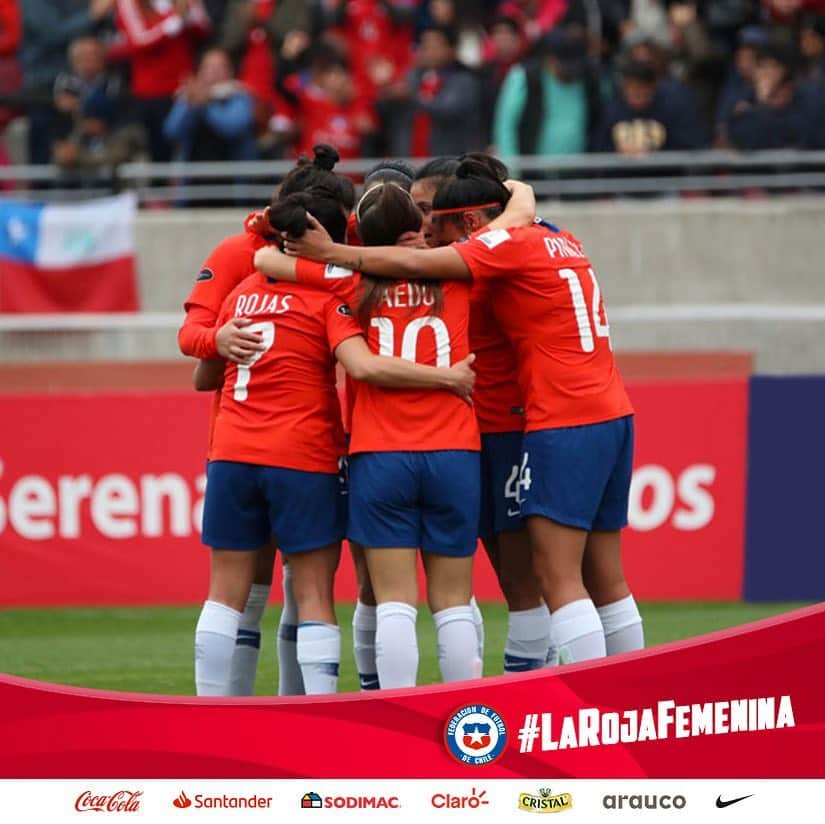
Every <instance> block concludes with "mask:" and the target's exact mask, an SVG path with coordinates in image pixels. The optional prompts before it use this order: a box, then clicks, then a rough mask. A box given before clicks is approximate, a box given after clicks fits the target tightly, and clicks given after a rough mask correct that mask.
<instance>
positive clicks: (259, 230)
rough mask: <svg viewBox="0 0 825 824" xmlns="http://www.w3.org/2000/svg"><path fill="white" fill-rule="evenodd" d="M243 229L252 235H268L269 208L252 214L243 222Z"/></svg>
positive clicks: (270, 230)
mask: <svg viewBox="0 0 825 824" xmlns="http://www.w3.org/2000/svg"><path fill="white" fill-rule="evenodd" d="M244 229H245V230H246V231H247V232H250V233H251V234H253V235H269V234H271V233H272V226H270V224H269V206H267V207H266V209H262V210H261V211H259V212H253V213H252V214H251V215H249V216H248V217H247V219H246V220H245V221H244Z"/></svg>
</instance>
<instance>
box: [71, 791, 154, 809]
mask: <svg viewBox="0 0 825 824" xmlns="http://www.w3.org/2000/svg"><path fill="white" fill-rule="evenodd" d="M142 800H143V790H118V791H117V792H113V793H111V794H110V795H96V794H95V793H93V792H92V790H84V791H83V792H82V793H80V795H79V796H78V797H77V798H76V799H75V802H74V808H75V810H77V811H78V812H79V813H88V812H96V813H136V812H137V811H138V810H139V809H140V802H141V801H142Z"/></svg>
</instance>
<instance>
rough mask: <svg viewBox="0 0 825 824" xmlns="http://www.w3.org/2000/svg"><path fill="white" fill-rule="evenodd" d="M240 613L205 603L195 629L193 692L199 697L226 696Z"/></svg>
mask: <svg viewBox="0 0 825 824" xmlns="http://www.w3.org/2000/svg"><path fill="white" fill-rule="evenodd" d="M240 622H241V613H240V612H238V611H237V610H236V609H232V607H228V606H226V604H219V603H218V602H217V601H205V602H204V604H203V609H202V610H201V615H200V618H198V625H197V627H195V689H196V691H197V694H198V695H229V678H230V674H231V670H232V655H233V654H234V652H235V639H236V638H237V636H238V625H239V624H240Z"/></svg>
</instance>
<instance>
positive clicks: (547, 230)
mask: <svg viewBox="0 0 825 824" xmlns="http://www.w3.org/2000/svg"><path fill="white" fill-rule="evenodd" d="M509 197H510V193H509V192H508V190H507V189H506V187H504V186H503V185H502V183H501V182H500V181H499V180H498V179H497V178H496V176H495V175H494V174H492V173H491V171H490V169H489V168H488V167H487V166H485V164H483V163H480V162H478V161H477V160H466V161H464V162H462V164H461V166H460V167H459V169H458V171H457V173H456V177H455V178H453V179H451V180H449V181H448V182H447V183H445V184H444V185H443V186H442V187H441V188H440V189H439V190H438V193H437V194H436V197H435V200H434V203H433V205H434V207H435V208H434V213H435V215H436V216H437V217H438V218H439V220H438V224H439V231H440V234H441V238H442V240H452V241H454V242H453V243H452V244H451V245H450V246H447V247H445V248H441V249H429V250H417V249H407V250H404V251H403V252H399V250H397V249H395V248H393V247H389V246H388V247H381V248H369V249H368V248H364V249H351V248H349V247H345V246H343V245H338V244H334V243H332V242H331V241H330V239H329V238H328V237H326V236H325V234H324V233H323V232H321V231H318V230H317V229H316V230H314V231H311V232H307V233H306V234H305V235H304V237H303V238H301V239H300V240H295V241H289V242H288V243H287V246H286V249H287V252H288V253H289V254H291V255H297V256H301V257H310V258H313V259H316V260H322V261H326V262H328V263H330V264H334V265H340V266H351V267H356V268H359V269H364V270H366V271H369V272H371V273H373V274H375V275H381V276H383V277H392V278H397V277H403V278H411V279H420V278H424V279H426V278H434V277H439V278H442V279H450V278H455V279H459V280H464V279H469V278H474V279H476V280H490V281H491V283H492V287H493V300H494V305H493V310H494V314H495V317H496V319H497V320H498V322H499V323H500V324H501V327H502V329H503V330H504V332H505V333H506V334H507V336H508V337H509V338H510V340H511V342H512V343H513V345H514V347H515V350H516V357H517V364H518V371H519V384H520V386H521V389H522V391H523V392H524V396H525V402H526V404H525V405H526V410H525V412H526V427H525V438H524V447H523V450H524V452H523V463H522V467H523V469H522V472H521V478H520V479H519V485H520V489H521V491H522V493H523V497H524V501H523V503H522V514H523V515H524V516H525V517H526V518H527V525H528V530H529V532H530V538H531V546H532V552H533V559H534V569H535V571H536V574H537V575H538V577H539V579H540V582H541V586H542V591H543V593H544V600H545V602H546V603H547V605H548V607H549V608H550V610H551V612H552V617H551V631H552V635H553V640H554V641H555V643H556V644H557V646H558V648H559V654H560V659H561V661H562V662H563V663H568V662H571V661H583V660H587V659H591V658H599V657H602V656H604V655H605V654H606V653H614V652H625V651H628V650H633V649H639V648H641V647H642V646H643V633H642V622H641V616H640V615H639V611H638V608H637V606H636V603H635V601H634V599H633V596H632V595H631V594H630V590H629V588H628V585H627V582H626V580H625V577H624V570H623V567H622V560H621V529H622V528H623V527H624V526H626V524H627V502H628V495H629V488H630V477H631V469H632V458H633V408H632V406H631V404H630V401H629V399H628V397H627V394H626V392H625V389H624V385H623V383H622V380H621V377H620V375H619V373H618V370H617V369H616V363H615V359H614V357H613V351H612V348H611V345H610V336H609V327H608V325H607V318H606V315H605V311H604V304H603V301H602V299H601V292H600V290H599V287H598V283H597V281H596V276H595V274H594V272H593V269H592V266H591V265H590V261H589V260H588V258H587V256H586V255H585V253H584V250H583V249H582V247H581V244H580V243H579V241H578V240H576V238H574V237H573V236H572V235H571V234H570V233H569V232H566V231H563V230H561V229H559V228H557V227H555V226H553V225H551V224H548V223H546V222H544V221H539V222H537V223H535V224H534V225H532V226H529V227H523V228H522V227H519V228H512V229H499V228H496V229H491V228H490V226H489V224H490V221H491V220H492V219H493V218H494V217H495V216H497V215H499V214H500V213H501V210H502V208H503V206H504V205H505V204H506V203H507V201H508V199H509ZM443 218H446V220H444V219H443ZM468 231H469V232H470V233H471V234H470V236H469V238H468V239H465V235H466V234H467V232H468ZM462 241H463V242H462ZM258 254H261V252H259V253H258ZM596 605H598V607H597V606H596Z"/></svg>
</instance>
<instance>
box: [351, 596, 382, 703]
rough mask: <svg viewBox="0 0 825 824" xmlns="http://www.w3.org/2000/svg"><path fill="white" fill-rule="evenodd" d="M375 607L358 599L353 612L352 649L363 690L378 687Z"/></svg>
mask: <svg viewBox="0 0 825 824" xmlns="http://www.w3.org/2000/svg"><path fill="white" fill-rule="evenodd" d="M375 610H376V608H375V607H370V606H367V605H366V604H362V603H361V601H358V602H357V603H356V604H355V612H353V614H352V650H353V652H354V653H355V666H356V668H357V670H358V679H359V681H360V682H361V689H362V690H377V689H378V669H377V667H376V666H375V626H376V621H377V618H376V615H375Z"/></svg>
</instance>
